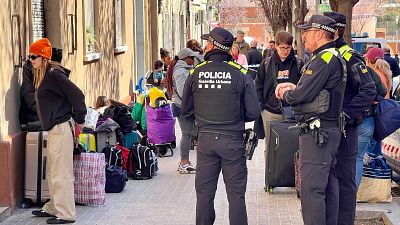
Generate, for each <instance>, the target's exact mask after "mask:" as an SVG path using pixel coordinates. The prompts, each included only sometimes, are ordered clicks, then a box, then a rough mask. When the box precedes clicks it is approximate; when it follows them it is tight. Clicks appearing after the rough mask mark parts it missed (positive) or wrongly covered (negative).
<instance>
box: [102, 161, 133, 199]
mask: <svg viewBox="0 0 400 225" xmlns="http://www.w3.org/2000/svg"><path fill="white" fill-rule="evenodd" d="M127 181H128V175H127V174H126V170H124V169H122V168H121V167H119V166H115V165H111V166H109V167H107V169H106V185H105V191H106V193H119V192H121V191H122V190H124V188H125V185H126V182H127Z"/></svg>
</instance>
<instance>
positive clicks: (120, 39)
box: [114, 0, 128, 53]
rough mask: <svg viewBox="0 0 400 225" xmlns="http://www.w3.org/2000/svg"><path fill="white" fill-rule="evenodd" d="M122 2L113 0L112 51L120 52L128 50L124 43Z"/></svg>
mask: <svg viewBox="0 0 400 225" xmlns="http://www.w3.org/2000/svg"><path fill="white" fill-rule="evenodd" d="M123 12H124V2H123V0H114V15H115V24H114V25H115V26H114V31H115V40H114V41H115V49H114V53H122V52H125V51H127V50H128V46H125V45H124V41H125V40H124V30H123V29H124V14H123Z"/></svg>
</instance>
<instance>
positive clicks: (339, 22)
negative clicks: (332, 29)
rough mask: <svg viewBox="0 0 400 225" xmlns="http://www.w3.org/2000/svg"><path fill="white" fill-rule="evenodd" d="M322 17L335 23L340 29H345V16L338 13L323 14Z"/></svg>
mask: <svg viewBox="0 0 400 225" xmlns="http://www.w3.org/2000/svg"><path fill="white" fill-rule="evenodd" d="M324 16H327V17H329V18H331V19H334V20H335V21H336V26H337V27H340V28H346V16H345V15H344V14H342V13H338V12H324Z"/></svg>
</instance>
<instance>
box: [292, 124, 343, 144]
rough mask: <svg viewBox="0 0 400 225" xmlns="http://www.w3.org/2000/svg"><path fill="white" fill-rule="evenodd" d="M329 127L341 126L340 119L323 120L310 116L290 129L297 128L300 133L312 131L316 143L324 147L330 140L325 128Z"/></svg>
mask: <svg viewBox="0 0 400 225" xmlns="http://www.w3.org/2000/svg"><path fill="white" fill-rule="evenodd" d="M328 127H340V126H339V124H338V121H329V120H321V119H319V118H315V117H313V118H310V119H308V120H306V121H305V122H298V123H297V124H296V125H295V126H291V127H289V128H288V129H289V130H294V129H297V130H298V131H299V134H308V133H310V134H311V135H312V136H313V137H314V141H315V143H316V144H317V145H318V146H320V147H322V146H323V145H324V144H325V143H327V142H328V133H327V132H326V130H325V129H324V128H328Z"/></svg>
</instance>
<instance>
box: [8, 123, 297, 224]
mask: <svg viewBox="0 0 400 225" xmlns="http://www.w3.org/2000/svg"><path fill="white" fill-rule="evenodd" d="M176 130H177V138H178V143H179V140H180V131H179V127H177V129H176ZM174 153H175V154H174V156H173V157H172V158H161V159H159V168H160V172H159V174H158V175H157V176H156V177H154V178H153V179H151V180H144V181H136V180H129V181H128V183H127V185H126V187H125V190H124V191H123V192H122V193H118V194H106V204H107V205H106V206H105V207H102V208H94V207H88V206H77V208H76V209H77V220H76V223H75V224H91V225H92V224H113V225H120V224H134V225H159V224H165V225H192V224H195V213H196V192H195V189H194V178H195V175H193V174H183V175H181V174H178V173H177V171H176V169H177V166H178V162H179V159H180V157H179V149H175V152H174ZM190 157H191V161H192V162H194V163H196V151H190ZM264 165H265V163H264V141H260V142H259V146H258V147H257V149H256V152H255V155H254V157H253V160H251V161H248V167H249V170H248V171H249V176H248V185H247V194H246V197H247V198H246V202H247V213H248V219H249V224H250V225H279V224H282V225H283V224H292V225H300V224H303V222H302V218H301V213H300V201H299V200H298V199H297V197H296V195H295V192H294V189H293V188H281V189H279V188H278V189H276V191H275V190H274V191H275V193H274V194H268V193H266V192H265V191H264ZM33 209H34V208H30V209H18V210H17V211H16V213H15V214H13V215H12V216H11V217H9V218H7V219H6V220H5V221H4V222H3V223H2V225H3V224H4V225H11V224H12V225H14V224H20V225H25V224H46V219H43V218H35V217H33V216H32V214H31V211H32V210H33ZM215 211H216V220H215V224H216V225H229V212H228V201H227V198H226V194H225V185H224V182H223V179H222V176H220V179H219V183H218V190H217V194H216V197H215Z"/></svg>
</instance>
